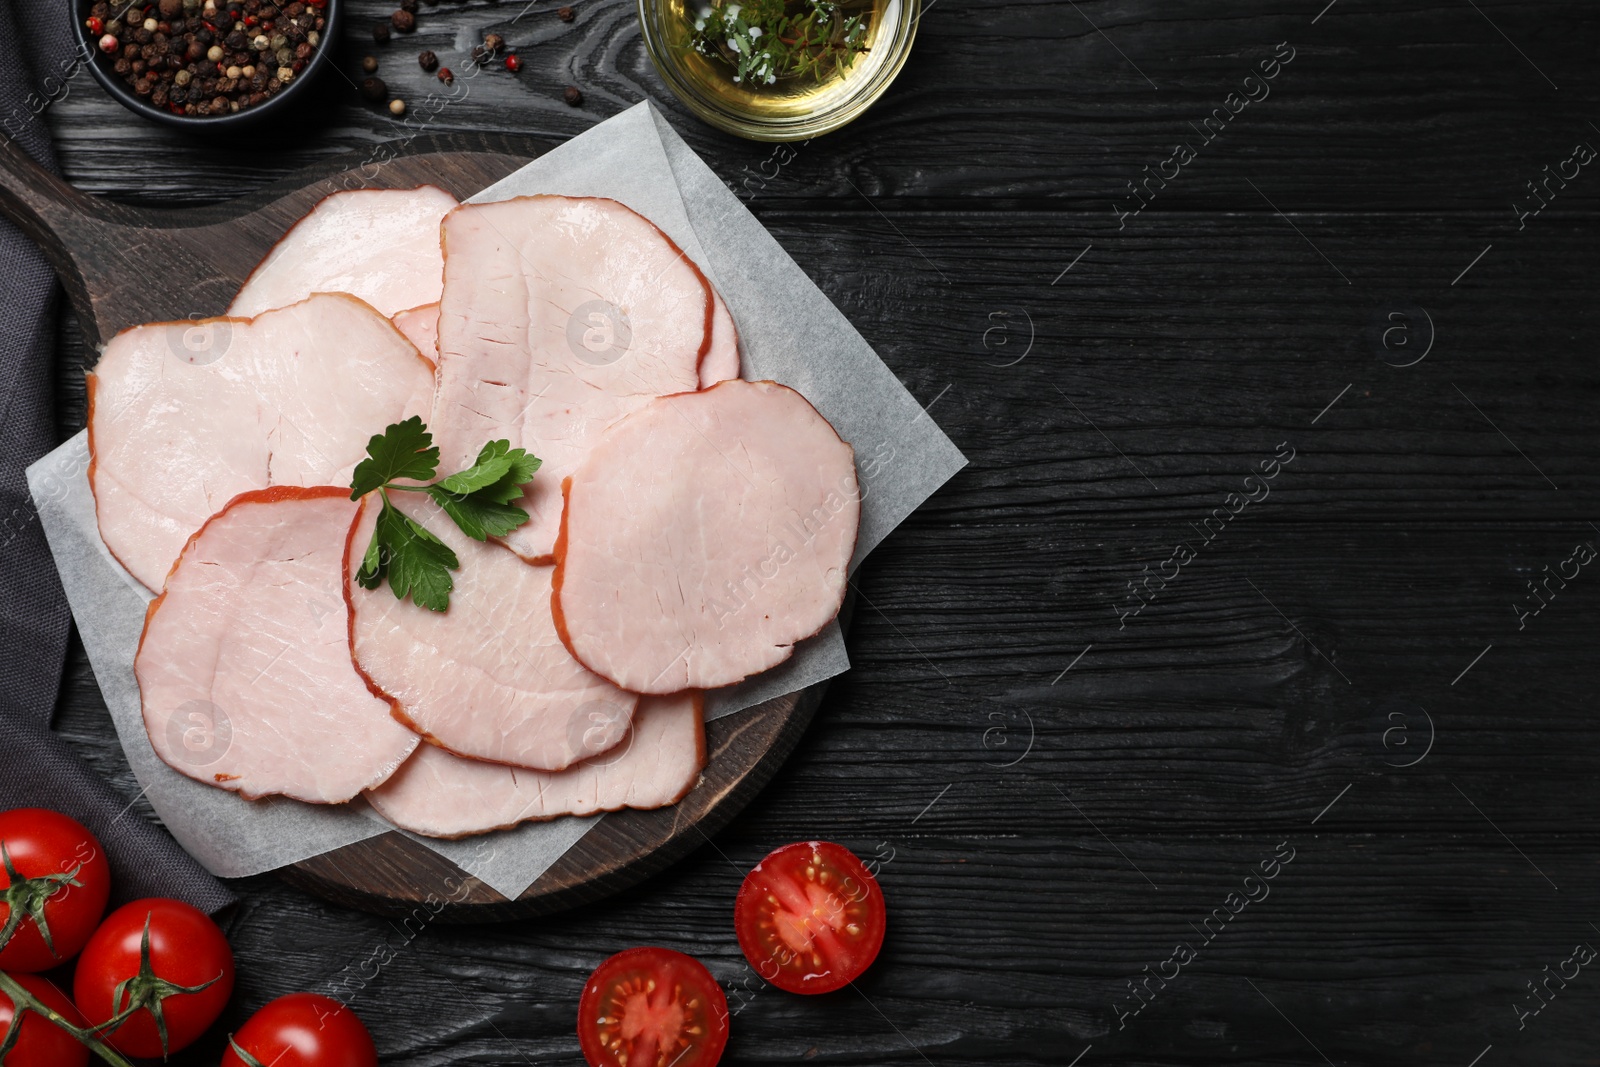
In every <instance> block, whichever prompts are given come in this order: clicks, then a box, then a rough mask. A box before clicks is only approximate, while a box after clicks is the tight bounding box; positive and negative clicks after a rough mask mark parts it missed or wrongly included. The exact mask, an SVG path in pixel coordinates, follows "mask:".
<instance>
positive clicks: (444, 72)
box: [439, 67, 456, 85]
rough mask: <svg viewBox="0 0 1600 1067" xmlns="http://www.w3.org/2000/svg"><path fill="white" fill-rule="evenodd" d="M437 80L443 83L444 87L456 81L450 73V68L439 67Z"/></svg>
mask: <svg viewBox="0 0 1600 1067" xmlns="http://www.w3.org/2000/svg"><path fill="white" fill-rule="evenodd" d="M439 80H440V81H442V82H444V83H445V84H446V85H454V84H455V81H456V76H455V75H454V74H452V73H450V68H449V67H440V68H439Z"/></svg>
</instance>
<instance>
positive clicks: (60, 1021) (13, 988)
mask: <svg viewBox="0 0 1600 1067" xmlns="http://www.w3.org/2000/svg"><path fill="white" fill-rule="evenodd" d="M0 991H3V992H4V993H5V995H6V996H7V997H9V998H11V1006H12V1010H13V1011H15V1012H16V1014H17V1015H18V1016H21V1015H22V1013H23V1012H25V1011H31V1012H33V1013H34V1014H35V1015H39V1016H42V1017H43V1018H46V1019H48V1020H50V1022H51V1023H53V1024H55V1026H57V1027H59V1028H60V1029H62V1030H65V1031H66V1032H67V1033H69V1034H71V1035H72V1036H73V1037H74V1038H75V1039H77V1041H78V1042H79V1043H80V1044H82V1045H84V1046H86V1047H87V1048H88V1049H89V1051H90V1052H93V1053H94V1054H95V1055H96V1056H99V1057H100V1058H101V1059H102V1060H105V1061H106V1062H107V1063H109V1064H111V1065H112V1067H134V1065H133V1062H132V1061H130V1060H129V1059H128V1058H127V1057H125V1056H123V1055H122V1054H121V1053H120V1052H118V1051H117V1050H116V1049H114V1048H112V1047H111V1046H109V1045H107V1044H106V1043H105V1042H103V1041H100V1040H99V1039H98V1038H96V1037H95V1036H94V1032H93V1031H92V1030H84V1029H81V1028H79V1027H77V1026H74V1025H72V1023H70V1022H69V1021H67V1018H66V1016H64V1015H62V1014H61V1013H60V1012H58V1011H56V1010H55V1009H54V1008H51V1007H50V1006H49V1005H48V1004H45V1003H44V1002H43V1001H41V1000H40V999H39V998H38V997H36V996H34V995H33V994H32V993H30V992H28V990H27V987H26V986H24V985H23V984H22V983H21V982H19V981H17V980H16V979H15V978H13V977H11V976H10V975H9V974H6V973H5V972H4V971H0ZM19 1025H20V1024H19Z"/></svg>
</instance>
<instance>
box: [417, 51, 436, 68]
mask: <svg viewBox="0 0 1600 1067" xmlns="http://www.w3.org/2000/svg"><path fill="white" fill-rule="evenodd" d="M417 65H418V66H420V67H421V68H422V69H423V70H426V71H429V72H432V71H435V70H438V69H439V57H438V56H436V55H434V54H433V52H432V51H429V50H424V51H422V52H420V53H418V55H417Z"/></svg>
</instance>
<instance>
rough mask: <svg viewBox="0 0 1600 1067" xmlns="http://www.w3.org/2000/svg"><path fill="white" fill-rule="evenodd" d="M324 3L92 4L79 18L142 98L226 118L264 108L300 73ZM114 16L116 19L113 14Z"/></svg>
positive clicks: (322, 22)
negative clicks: (250, 109)
mask: <svg viewBox="0 0 1600 1067" xmlns="http://www.w3.org/2000/svg"><path fill="white" fill-rule="evenodd" d="M326 3H327V0H293V2H290V3H284V4H281V5H280V4H279V3H276V2H274V0H159V3H151V4H143V5H139V6H134V7H128V6H126V5H125V4H122V3H118V4H117V5H116V9H115V11H113V7H112V5H111V4H109V3H96V4H94V5H92V6H91V7H90V9H89V17H88V19H87V20H86V21H85V24H86V25H87V26H88V28H89V30H90V32H91V33H93V34H95V35H96V36H97V38H98V44H99V47H100V50H101V51H102V52H104V53H106V54H107V55H108V56H111V57H113V60H112V69H113V70H114V71H115V72H116V73H117V74H118V75H119V76H120V77H121V78H122V80H123V81H125V82H126V83H127V84H128V86H129V87H130V88H131V89H133V91H134V92H135V93H137V94H138V95H139V97H140V99H142V100H145V101H147V102H148V103H150V104H151V105H152V106H154V107H159V108H162V109H164V110H167V111H170V112H172V113H173V114H175V115H190V116H197V117H203V116H215V115H229V114H233V113H234V112H237V111H242V110H244V109H245V108H249V107H254V106H256V105H258V104H261V103H264V102H266V101H267V100H269V99H271V98H272V97H274V96H276V95H277V94H278V93H280V92H282V91H283V89H284V88H285V87H286V86H287V85H288V84H289V83H290V82H292V81H294V79H295V78H296V77H298V76H299V75H300V73H301V72H302V71H304V70H305V69H306V66H307V64H308V63H310V61H311V58H312V57H313V55H315V53H316V51H317V49H318V47H319V46H320V45H321V43H322V34H323V31H324V30H325V29H326V27H327V19H326V18H325V17H324V12H323V9H324V7H325V6H326ZM113 15H116V16H117V17H115V18H114V17H113Z"/></svg>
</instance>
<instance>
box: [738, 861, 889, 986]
mask: <svg viewBox="0 0 1600 1067" xmlns="http://www.w3.org/2000/svg"><path fill="white" fill-rule="evenodd" d="M885 921H886V913H885V910H884V904H883V890H881V889H879V888H878V881H877V879H876V878H874V877H872V875H871V874H869V873H868V872H867V869H866V868H865V867H863V866H862V865H861V861H860V860H858V859H856V857H855V854H854V853H852V852H851V851H850V850H849V849H847V848H845V847H844V846H842V845H835V844H833V843H832V842H829V841H801V842H797V843H795V844H793V845H784V846H783V847H782V848H780V849H778V850H777V851H775V852H773V853H772V854H771V855H769V856H767V858H766V859H764V860H762V861H761V862H760V863H758V864H756V866H755V869H754V870H753V871H751V872H750V873H749V874H748V875H746V876H745V880H744V885H742V886H740V887H739V899H738V901H737V902H736V903H735V904H734V906H733V925H734V930H735V932H736V933H737V934H738V935H739V947H740V948H742V949H744V956H745V959H747V960H749V961H750V966H752V967H754V968H755V969H756V973H757V974H759V975H760V976H761V977H763V978H765V979H766V980H767V981H769V982H771V983H772V984H773V985H775V986H777V987H778V988H779V989H786V990H788V991H789V992H791V993H827V992H829V991H831V990H834V989H838V988H839V987H840V986H842V985H844V984H845V983H847V982H853V981H855V979H856V978H858V977H860V975H861V972H863V971H865V970H866V969H867V968H868V967H870V966H871V965H872V961H873V960H875V959H877V958H878V950H879V949H880V948H882V947H883V931H884V925H885Z"/></svg>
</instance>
